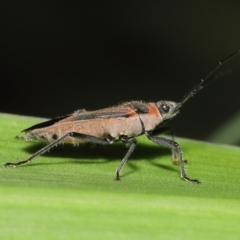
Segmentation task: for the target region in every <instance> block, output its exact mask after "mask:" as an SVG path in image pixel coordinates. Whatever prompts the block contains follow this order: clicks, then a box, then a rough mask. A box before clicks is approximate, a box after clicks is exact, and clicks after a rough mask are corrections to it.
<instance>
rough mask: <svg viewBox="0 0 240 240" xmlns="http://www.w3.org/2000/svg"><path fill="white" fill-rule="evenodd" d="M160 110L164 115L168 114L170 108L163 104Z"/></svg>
mask: <svg viewBox="0 0 240 240" xmlns="http://www.w3.org/2000/svg"><path fill="white" fill-rule="evenodd" d="M161 109H162V110H163V111H164V112H165V113H168V112H169V109H170V107H169V106H168V105H167V104H166V103H163V104H162V105H161Z"/></svg>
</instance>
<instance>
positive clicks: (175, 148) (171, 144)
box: [145, 133, 200, 183]
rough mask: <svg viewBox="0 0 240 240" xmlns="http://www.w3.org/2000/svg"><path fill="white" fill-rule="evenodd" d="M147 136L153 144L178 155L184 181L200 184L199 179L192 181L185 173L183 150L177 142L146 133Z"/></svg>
mask: <svg viewBox="0 0 240 240" xmlns="http://www.w3.org/2000/svg"><path fill="white" fill-rule="evenodd" d="M145 134H146V136H147V137H148V139H149V140H151V141H152V142H154V143H156V144H159V145H162V146H165V147H169V148H171V149H173V151H174V153H175V154H176V160H177V162H178V163H179V165H180V168H181V178H182V179H183V180H185V181H188V182H193V183H200V182H199V181H198V180H197V179H190V178H189V177H187V174H186V172H185V167H184V160H183V153H182V149H181V147H180V145H179V144H178V143H177V142H175V141H173V140H170V139H166V138H163V137H156V136H152V135H150V134H149V133H145Z"/></svg>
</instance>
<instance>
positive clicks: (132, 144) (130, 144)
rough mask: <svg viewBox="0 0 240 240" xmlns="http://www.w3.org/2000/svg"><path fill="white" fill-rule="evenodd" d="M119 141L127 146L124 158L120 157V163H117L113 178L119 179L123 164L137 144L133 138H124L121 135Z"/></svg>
mask: <svg viewBox="0 0 240 240" xmlns="http://www.w3.org/2000/svg"><path fill="white" fill-rule="evenodd" d="M121 141H122V142H123V143H125V144H126V146H127V147H128V148H129V149H128V151H127V153H126V155H125V156H124V158H123V159H122V161H121V163H120V164H119V166H118V168H117V170H116V178H115V180H120V172H121V170H122V168H123V166H124V164H125V163H126V162H127V160H128V159H129V157H130V155H131V154H132V152H133V150H134V149H135V147H136V145H137V140H136V139H135V138H129V139H128V138H125V137H122V138H121Z"/></svg>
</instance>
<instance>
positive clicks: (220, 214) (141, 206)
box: [0, 114, 240, 239]
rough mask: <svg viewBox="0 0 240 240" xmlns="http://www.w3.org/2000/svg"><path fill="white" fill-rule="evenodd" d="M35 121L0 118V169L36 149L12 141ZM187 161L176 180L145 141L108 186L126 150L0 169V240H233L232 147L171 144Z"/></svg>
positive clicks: (59, 153) (67, 149) (68, 150)
mask: <svg viewBox="0 0 240 240" xmlns="http://www.w3.org/2000/svg"><path fill="white" fill-rule="evenodd" d="M41 120H42V119H36V118H27V117H20V116H15V115H8V114H1V115H0V124H1V125H0V126H1V127H0V134H1V141H0V149H1V151H0V163H1V165H2V164H3V163H4V162H7V161H18V160H23V159H25V158H26V157H28V156H29V155H30V154H32V153H33V152H34V151H36V150H37V149H39V148H41V147H42V146H43V144H41V143H40V144H37V143H29V142H24V141H19V140H15V139H13V137H14V136H15V135H17V134H18V132H19V131H21V130H22V129H24V128H26V127H29V126H30V125H31V124H35V123H38V122H40V121H41ZM177 140H178V141H179V143H180V144H181V146H182V148H183V150H184V156H185V157H186V159H188V162H189V164H188V165H187V170H188V171H187V172H188V175H189V177H192V178H198V179H199V180H201V181H202V184H201V185H196V184H190V183H187V182H184V181H181V179H180V177H179V166H177V165H173V164H172V163H171V161H170V159H171V156H170V151H169V150H168V149H163V148H161V147H159V146H156V145H154V144H153V143H150V142H149V141H147V140H146V138H145V137H141V138H139V145H138V146H137V148H136V151H135V152H134V154H133V156H132V157H131V159H130V160H129V162H128V164H126V166H125V167H124V169H123V173H122V180H121V181H119V182H117V181H114V180H113V179H114V175H115V169H116V167H117V166H118V164H119V162H120V159H121V158H122V157H123V155H124V153H125V152H126V149H125V147H124V146H122V145H120V144H116V145H111V146H106V147H105V146H104V147H102V146H99V147H96V148H91V147H88V146H79V147H78V148H76V147H72V146H67V145H64V146H59V147H58V148H55V149H53V150H52V151H51V152H50V153H48V154H45V155H44V156H41V157H39V158H37V159H36V160H35V161H33V162H32V163H31V164H29V165H25V166H22V167H19V168H4V167H0V181H1V186H0V192H1V197H0V231H1V238H2V239H32V238H34V239H44V238H45V239H66V238H69V239H113V238H115V239H186V238H188V239H190V238H193V239H203V238H208V239H210V238H211V239H237V238H236V237H237V236H239V234H240V229H239V226H238V225H239V220H240V217H239V211H240V204H239V198H240V191H239V184H240V179H239V174H240V170H239V164H240V161H239V156H240V150H239V148H237V147H230V146H220V145H219V146H218V145H214V144H208V143H204V142H197V141H192V140H186V139H177Z"/></svg>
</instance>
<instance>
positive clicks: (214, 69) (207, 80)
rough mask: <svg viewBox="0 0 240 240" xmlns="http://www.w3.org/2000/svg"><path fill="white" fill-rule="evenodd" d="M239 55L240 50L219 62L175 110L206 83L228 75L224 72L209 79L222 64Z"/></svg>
mask: <svg viewBox="0 0 240 240" xmlns="http://www.w3.org/2000/svg"><path fill="white" fill-rule="evenodd" d="M239 53H240V50H238V51H236V52H234V53H232V54H230V55H229V56H228V57H226V58H224V59H223V60H221V61H219V62H218V64H217V65H216V66H215V67H214V68H213V70H212V71H211V72H210V73H209V74H208V75H207V76H206V77H205V78H203V79H201V81H200V83H199V84H197V85H196V86H195V87H194V88H193V89H192V90H191V91H190V92H189V93H188V94H186V95H185V96H184V98H183V99H182V101H181V102H180V103H179V104H178V105H177V107H176V110H177V109H179V108H181V107H182V105H183V104H184V103H185V102H186V101H187V100H188V99H189V98H191V97H193V96H194V95H195V94H196V93H197V92H198V91H200V90H201V89H202V88H203V87H204V86H206V85H207V84H208V83H210V82H211V81H213V80H215V79H217V78H219V77H221V76H223V75H226V74H227V73H229V71H224V72H220V73H218V74H216V75H214V76H213V77H211V78H209V77H210V76H211V75H212V74H213V73H214V72H215V71H216V70H217V69H219V68H220V67H221V66H222V65H223V64H224V63H226V62H227V61H228V60H230V59H232V58H234V57H235V56H236V55H238V54H239Z"/></svg>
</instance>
